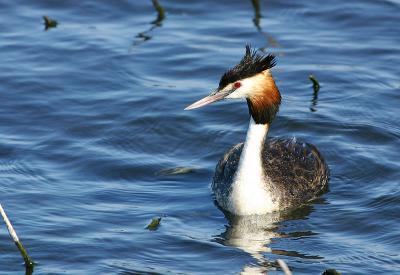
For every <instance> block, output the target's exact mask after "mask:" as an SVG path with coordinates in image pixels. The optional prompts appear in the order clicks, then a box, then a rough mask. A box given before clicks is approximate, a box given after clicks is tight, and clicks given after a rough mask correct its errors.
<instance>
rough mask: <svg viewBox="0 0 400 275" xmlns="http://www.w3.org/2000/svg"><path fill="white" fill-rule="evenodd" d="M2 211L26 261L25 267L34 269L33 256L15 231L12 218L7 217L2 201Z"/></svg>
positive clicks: (0, 208)
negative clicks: (30, 255)
mask: <svg viewBox="0 0 400 275" xmlns="http://www.w3.org/2000/svg"><path fill="white" fill-rule="evenodd" d="M0 213H1V216H3V219H4V222H5V223H6V225H7V229H8V232H9V233H10V236H11V238H13V240H14V243H15V245H16V246H17V247H18V250H19V252H21V255H22V257H23V258H24V261H25V267H26V268H27V269H32V268H33V265H34V263H33V261H32V259H31V257H29V255H28V252H26V249H25V247H24V246H23V245H22V243H21V241H20V240H19V238H18V235H17V232H15V230H14V228H13V226H12V224H11V222H10V220H9V219H8V217H7V214H6V212H5V211H4V209H3V206H2V205H1V203H0Z"/></svg>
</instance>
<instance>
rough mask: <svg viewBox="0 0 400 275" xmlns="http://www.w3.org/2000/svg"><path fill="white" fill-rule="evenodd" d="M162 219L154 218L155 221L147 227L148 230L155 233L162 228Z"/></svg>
mask: <svg viewBox="0 0 400 275" xmlns="http://www.w3.org/2000/svg"><path fill="white" fill-rule="evenodd" d="M160 222H161V218H153V220H152V221H151V222H150V223H149V225H148V226H146V229H148V230H150V231H155V230H157V229H158V227H159V226H160Z"/></svg>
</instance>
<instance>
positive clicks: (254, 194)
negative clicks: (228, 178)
mask: <svg viewBox="0 0 400 275" xmlns="http://www.w3.org/2000/svg"><path fill="white" fill-rule="evenodd" d="M268 129H269V124H256V122H255V121H254V119H253V118H251V119H250V124H249V129H248V131H247V136H246V141H245V144H244V146H243V150H242V153H241V155H240V160H239V165H238V169H237V171H236V173H235V176H234V182H233V186H232V196H231V208H232V209H231V210H232V212H234V213H236V214H239V215H251V214H262V213H266V212H272V211H274V210H276V208H277V206H276V205H275V203H274V202H273V200H272V197H271V190H272V188H271V187H272V185H271V183H270V180H269V179H268V177H267V176H266V175H265V173H264V168H263V161H262V151H263V148H264V143H265V139H266V136H267V134H268Z"/></svg>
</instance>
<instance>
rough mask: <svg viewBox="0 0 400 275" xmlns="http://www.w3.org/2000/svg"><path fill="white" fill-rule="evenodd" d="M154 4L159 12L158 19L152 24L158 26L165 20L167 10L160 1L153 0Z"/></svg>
mask: <svg viewBox="0 0 400 275" xmlns="http://www.w3.org/2000/svg"><path fill="white" fill-rule="evenodd" d="M151 1H152V2H153V6H154V8H155V10H156V11H157V19H156V20H154V21H153V22H151V23H152V24H155V25H157V26H159V25H161V22H162V21H163V20H164V18H165V10H164V8H163V7H162V6H161V5H160V3H159V2H158V0H151Z"/></svg>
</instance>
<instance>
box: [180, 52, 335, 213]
mask: <svg viewBox="0 0 400 275" xmlns="http://www.w3.org/2000/svg"><path fill="white" fill-rule="evenodd" d="M274 66H275V56H273V55H271V54H268V55H263V54H259V53H258V52H257V50H252V49H251V48H250V46H246V53H245V55H244V57H243V58H242V60H241V61H240V62H239V64H237V65H236V66H235V67H233V68H232V69H230V70H228V71H227V72H226V73H225V74H224V75H223V76H222V77H221V80H220V82H219V86H218V88H217V89H216V90H215V91H213V92H212V93H211V94H210V95H209V96H206V97H205V98H203V99H201V100H199V101H196V102H195V103H193V104H191V105H190V106H188V107H186V108H185V110H190V109H195V108H199V107H203V106H205V105H207V104H210V103H212V102H215V101H218V100H221V99H225V98H226V99H231V98H245V99H246V101H247V106H248V108H249V113H250V116H251V117H250V125H249V129H248V131H247V136H246V141H245V142H244V144H243V143H239V144H237V145H235V146H233V147H232V148H231V149H229V150H228V151H227V152H226V153H225V154H224V156H223V157H222V158H221V160H220V161H219V162H218V164H217V167H216V169H215V175H214V179H213V183H212V190H213V192H214V195H215V200H216V201H217V204H218V205H219V207H221V208H222V209H223V210H225V211H228V212H230V213H232V214H235V215H261V214H266V213H270V212H273V211H277V210H282V209H285V208H288V207H295V206H299V205H301V204H302V203H305V202H307V201H310V200H312V199H314V198H315V197H317V196H318V195H320V194H321V193H323V192H324V191H325V190H326V189H327V187H328V178H329V169H328V166H327V165H326V163H325V161H324V159H323V157H322V156H321V154H320V153H319V152H318V150H317V148H315V147H314V146H313V145H311V144H308V143H301V142H298V141H296V140H295V139H291V140H284V139H277V138H269V139H266V136H267V133H268V129H269V127H270V124H271V122H272V120H273V119H274V118H275V115H276V113H277V112H278V110H279V105H280V103H281V95H280V93H279V90H278V88H277V86H276V84H275V81H274V79H273V77H272V75H271V72H270V69H271V68H272V67H274Z"/></svg>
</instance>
